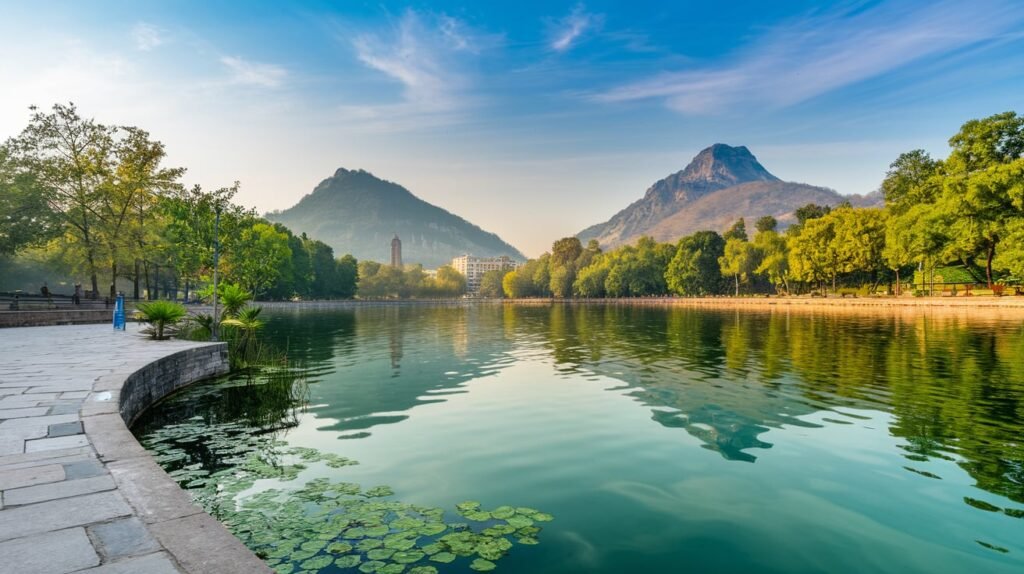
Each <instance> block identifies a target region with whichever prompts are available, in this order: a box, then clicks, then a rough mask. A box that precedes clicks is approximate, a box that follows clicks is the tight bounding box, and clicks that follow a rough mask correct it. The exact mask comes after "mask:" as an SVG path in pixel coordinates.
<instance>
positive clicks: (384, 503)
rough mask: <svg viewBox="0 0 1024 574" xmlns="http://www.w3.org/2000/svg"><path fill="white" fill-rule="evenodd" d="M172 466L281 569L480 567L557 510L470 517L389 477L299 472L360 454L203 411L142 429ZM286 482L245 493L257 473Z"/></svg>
mask: <svg viewBox="0 0 1024 574" xmlns="http://www.w3.org/2000/svg"><path fill="white" fill-rule="evenodd" d="M142 444H143V445H144V446H146V447H147V448H148V449H150V450H152V451H153V452H154V458H155V459H156V461H157V462H158V463H160V464H161V465H162V466H163V467H164V469H165V470H167V471H168V474H169V475H170V476H171V477H172V478H174V479H175V480H176V481H177V482H178V483H179V484H180V485H181V486H182V487H183V488H185V489H186V490H188V491H189V492H190V493H191V494H192V496H193V498H194V499H195V500H196V501H197V502H198V503H199V504H200V505H202V506H203V508H204V509H206V511H207V512H209V513H210V514H211V515H213V516H215V517H217V518H218V519H219V520H220V521H221V522H223V523H224V525H225V526H227V528H228V529H229V530H230V531H231V532H232V533H233V534H234V535H235V536H237V537H238V538H239V539H240V540H241V541H242V542H243V543H244V544H245V545H246V546H248V547H249V548H250V549H252V550H253V552H255V553H256V554H257V555H258V556H260V557H261V558H263V559H264V560H265V561H266V562H267V564H269V565H270V566H271V567H272V568H274V569H275V571H276V572H278V573H279V574H290V573H293V572H296V573H297V572H319V571H321V570H325V569H333V568H339V569H343V570H346V569H358V571H359V572H362V573H365V574H369V573H378V574H388V573H390V574H401V573H408V574H436V573H437V572H438V566H443V565H445V564H452V563H454V562H456V561H460V560H461V561H465V562H468V567H469V568H470V569H472V570H475V571H478V572H488V571H491V570H493V569H494V568H496V567H497V564H496V562H497V561H499V560H500V559H501V558H502V557H504V556H505V555H506V554H507V553H508V552H509V551H511V550H512V549H513V547H514V546H515V545H516V544H520V545H533V544H537V543H538V538H537V537H538V535H539V534H540V532H541V527H540V526H538V525H537V524H538V523H542V522H548V521H550V520H553V517H552V516H551V515H549V514H546V513H543V512H540V511H538V510H535V509H532V508H527V507H512V506H499V507H497V508H494V509H493V510H486V509H484V508H483V507H482V506H481V504H480V503H479V502H477V501H466V502H462V503H459V504H458V505H456V507H455V510H456V512H457V513H458V514H459V515H460V516H461V518H462V519H463V520H465V521H466V522H463V521H459V522H448V521H446V519H445V515H446V513H445V511H444V510H443V509H441V508H436V507H430V506H423V505H417V504H410V503H406V502H401V501H396V500H391V499H390V498H391V497H392V496H393V495H394V492H393V490H392V489H391V488H390V487H388V486H383V485H382V486H374V487H371V488H364V487H363V486H362V485H359V484H356V483H351V482H343V481H335V480H331V479H327V478H317V479H313V480H310V481H307V482H305V483H304V484H303V485H302V486H301V487H299V488H294V489H289V488H285V487H284V484H283V483H285V482H288V481H293V480H296V479H297V478H298V476H299V474H300V473H301V472H302V471H303V470H305V469H306V468H307V467H308V466H309V465H312V464H323V465H325V466H327V467H331V468H342V467H345V466H349V465H354V464H358V462H356V461H354V460H352V459H349V458H346V457H343V456H339V455H336V454H332V453H325V452H321V451H319V450H317V449H313V448H302V447H288V446H287V445H286V444H285V443H282V442H280V441H276V440H275V439H274V436H273V433H270V432H266V429H262V428H259V427H249V426H246V425H243V424H240V423H236V422H228V423H216V422H212V421H207V420H206V419H205V418H204V417H193V418H191V419H188V420H186V421H184V422H182V423H179V424H172V425H167V426H164V427H162V428H160V429H158V430H156V431H154V432H151V433H149V434H147V435H145V436H144V437H142ZM263 479H276V480H278V481H280V482H281V483H282V488H269V489H264V490H261V491H260V492H259V493H257V494H254V495H251V496H240V495H241V494H242V493H243V492H245V491H247V490H248V489H250V488H252V487H253V486H255V484H256V481H257V480H263Z"/></svg>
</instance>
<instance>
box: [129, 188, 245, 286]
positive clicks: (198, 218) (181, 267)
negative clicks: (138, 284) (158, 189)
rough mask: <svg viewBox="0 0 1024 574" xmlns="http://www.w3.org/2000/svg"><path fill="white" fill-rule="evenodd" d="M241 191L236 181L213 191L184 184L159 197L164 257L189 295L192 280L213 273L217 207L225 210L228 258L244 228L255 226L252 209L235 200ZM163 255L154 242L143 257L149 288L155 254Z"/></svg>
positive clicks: (223, 234) (222, 222)
mask: <svg viewBox="0 0 1024 574" xmlns="http://www.w3.org/2000/svg"><path fill="white" fill-rule="evenodd" d="M237 193H238V182H235V183H234V185H232V186H231V187H222V188H220V189H217V190H214V191H212V192H206V191H203V189H202V187H200V186H198V185H196V186H193V187H191V188H188V189H184V188H181V189H177V190H174V191H172V192H171V193H169V194H167V195H164V196H161V197H160V198H159V201H158V211H159V213H160V215H161V216H162V218H163V221H164V223H163V225H164V228H163V231H162V233H161V234H160V235H161V237H162V240H161V247H162V251H164V255H165V256H166V257H160V259H161V261H166V263H167V264H169V265H171V266H173V268H174V270H175V271H176V272H177V274H178V276H179V277H181V278H182V279H183V280H184V281H185V296H186V298H187V297H188V290H189V285H190V284H192V283H195V282H198V281H200V280H202V279H203V278H204V277H210V276H212V271H213V244H214V220H215V219H216V214H217V211H218V210H220V213H221V216H220V229H219V238H220V246H221V248H220V252H221V255H222V256H224V257H225V258H227V259H230V255H231V253H232V251H233V250H234V249H235V245H236V243H237V241H238V239H239V238H240V236H241V232H242V229H243V228H245V227H246V226H251V225H252V223H253V222H254V221H255V220H256V216H255V214H254V213H253V212H252V211H247V210H245V209H243V208H241V207H239V206H237V205H235V204H233V203H232V201H231V200H232V198H233V197H234V196H235V194H237ZM160 255H161V253H160V251H158V250H157V249H154V248H153V247H152V246H150V249H148V250H147V252H146V254H145V257H143V265H144V267H145V270H146V283H147V290H148V288H149V265H150V263H151V262H153V261H152V260H153V258H154V257H159V256H160ZM158 263H159V262H158ZM151 293H152V292H151Z"/></svg>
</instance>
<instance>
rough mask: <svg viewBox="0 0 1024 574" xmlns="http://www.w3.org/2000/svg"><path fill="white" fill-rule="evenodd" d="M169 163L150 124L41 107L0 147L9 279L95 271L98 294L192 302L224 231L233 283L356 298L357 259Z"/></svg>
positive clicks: (0, 259) (225, 266)
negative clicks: (189, 180) (189, 179)
mask: <svg viewBox="0 0 1024 574" xmlns="http://www.w3.org/2000/svg"><path fill="white" fill-rule="evenodd" d="M165 159H166V151H165V149H164V146H163V144H162V143H160V142H159V141H156V140H154V139H152V138H151V136H150V134H149V133H148V132H146V131H145V130H142V129H140V128H137V127H132V126H112V125H105V124H100V123H98V122H96V121H94V120H92V119H87V118H84V117H82V116H81V115H80V114H79V112H78V110H77V108H76V107H75V106H74V105H73V104H68V105H60V104H58V105H55V106H54V107H53V108H52V110H51V111H49V112H44V111H40V110H37V109H33V111H32V115H31V118H30V121H29V124H28V126H27V127H26V128H25V129H24V130H23V131H22V133H21V134H19V135H18V136H16V137H13V138H10V139H8V140H7V141H6V142H4V143H3V144H2V145H0V264H3V265H4V269H5V272H4V274H5V275H6V276H7V277H8V280H9V281H16V280H17V275H19V274H20V273H23V272H24V271H25V270H27V269H30V268H40V267H41V268H44V269H45V270H46V272H47V276H50V277H54V276H57V277H68V278H71V277H82V278H85V285H84V290H85V295H86V296H87V297H88V298H100V299H102V298H105V297H109V296H111V295H112V294H113V292H114V291H115V290H116V287H115V286H117V285H120V286H124V285H125V283H127V284H128V285H129V288H128V290H129V296H130V297H134V298H135V299H139V298H147V299H159V298H171V299H178V298H182V299H184V300H186V301H191V300H194V299H195V298H196V292H197V290H199V289H201V288H203V287H206V286H208V285H210V284H211V283H212V275H213V267H214V239H215V235H216V236H217V238H219V242H220V246H219V247H220V248H219V251H220V261H219V265H218V269H219V272H220V274H221V278H222V280H226V281H229V282H233V283H238V284H239V285H242V286H244V287H245V288H246V289H248V290H250V291H252V292H253V293H254V294H256V296H257V297H259V298H266V299H288V298H295V297H298V298H311V299H331V298H351V297H353V296H355V293H356V282H357V277H358V275H357V273H358V262H357V261H356V260H355V258H353V257H352V256H350V255H345V256H343V257H340V258H338V257H335V254H334V251H333V249H332V248H331V247H330V246H328V245H327V244H325V243H323V242H321V241H318V240H316V239H313V238H310V237H307V236H306V235H305V234H301V235H295V234H294V233H292V231H291V230H289V229H288V228H287V227H285V226H283V225H281V224H274V223H270V222H269V221H267V220H265V219H263V218H261V217H259V216H258V215H257V214H256V212H255V211H254V210H252V209H246V208H244V207H242V206H240V205H237V204H236V203H234V197H235V195H236V194H237V193H238V189H239V184H238V183H237V182H235V183H234V184H233V185H231V186H228V187H224V188H220V189H216V190H204V189H202V188H201V187H200V186H198V185H197V186H193V187H187V186H186V185H185V184H184V183H183V182H182V178H183V177H184V175H185V170H184V169H183V168H178V167H168V166H167V165H166V162H165ZM218 213H219V223H218V222H217V220H218ZM218 228H219V229H218ZM215 229H217V230H218V231H219V232H218V233H215ZM36 287H38V286H36Z"/></svg>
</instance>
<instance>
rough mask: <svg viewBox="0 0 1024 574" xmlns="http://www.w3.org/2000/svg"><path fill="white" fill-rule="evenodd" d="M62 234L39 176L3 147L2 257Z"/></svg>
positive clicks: (0, 156)
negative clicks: (23, 167) (18, 161)
mask: <svg viewBox="0 0 1024 574" xmlns="http://www.w3.org/2000/svg"><path fill="white" fill-rule="evenodd" d="M60 231H61V228H60V225H59V220H58V218H57V217H56V216H55V214H54V213H53V211H52V210H51V209H50V206H49V205H48V204H47V202H46V195H45V190H44V189H43V188H42V186H40V184H39V182H38V180H37V179H36V177H35V175H34V174H32V172H30V171H28V170H25V169H22V168H21V167H20V166H19V165H17V162H16V161H15V159H14V158H13V157H12V156H11V150H10V149H9V148H8V146H6V145H3V146H0V256H2V255H13V254H15V253H17V252H18V251H19V250H21V249H22V248H24V247H29V246H33V245H41V244H43V243H45V242H46V241H49V240H50V239H52V238H54V237H55V236H57V235H58V234H59V233H60Z"/></svg>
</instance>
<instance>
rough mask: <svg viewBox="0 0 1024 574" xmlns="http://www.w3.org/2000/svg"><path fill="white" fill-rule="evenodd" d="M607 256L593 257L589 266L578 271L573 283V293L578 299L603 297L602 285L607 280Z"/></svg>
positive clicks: (608, 268)
mask: <svg viewBox="0 0 1024 574" xmlns="http://www.w3.org/2000/svg"><path fill="white" fill-rule="evenodd" d="M608 259H609V255H608V254H603V255H599V256H597V257H595V258H594V259H593V260H592V261H591V262H590V265H587V266H586V267H583V268H582V269H580V271H579V273H578V274H577V275H576V281H575V282H574V283H573V292H574V293H575V294H576V295H578V296H580V297H587V298H599V297H604V296H605V289H604V284H605V282H606V281H607V280H608V271H609V270H610V267H609V264H608V262H607V261H608Z"/></svg>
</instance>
